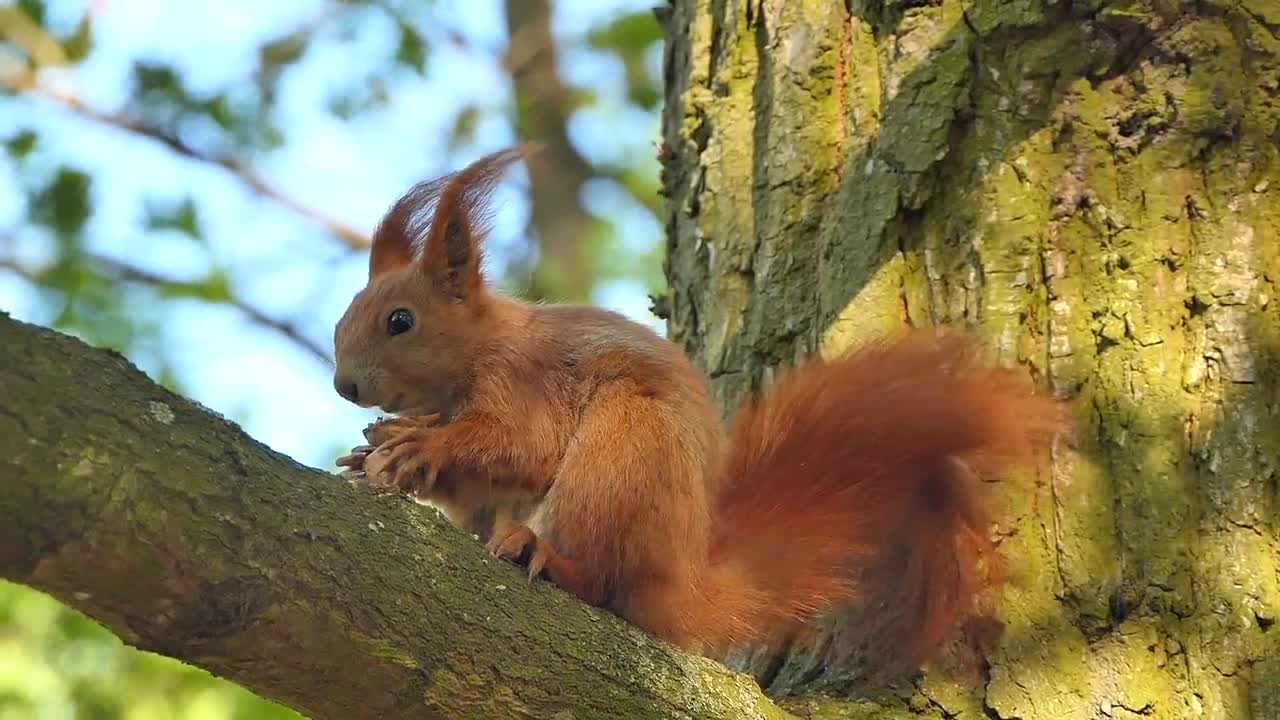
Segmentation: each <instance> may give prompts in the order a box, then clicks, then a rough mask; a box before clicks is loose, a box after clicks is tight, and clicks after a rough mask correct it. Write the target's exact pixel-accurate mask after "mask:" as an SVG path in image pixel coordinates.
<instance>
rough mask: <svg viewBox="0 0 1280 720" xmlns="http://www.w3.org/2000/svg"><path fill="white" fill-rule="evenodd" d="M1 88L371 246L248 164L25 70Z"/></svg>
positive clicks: (8, 75) (1, 77) (8, 73)
mask: <svg viewBox="0 0 1280 720" xmlns="http://www.w3.org/2000/svg"><path fill="white" fill-rule="evenodd" d="M0 86H2V87H4V88H7V89H9V90H10V91H12V92H15V93H22V94H25V95H29V96H32V97H37V98H40V99H42V100H45V101H46V102H50V103H52V104H54V105H57V106H58V107H61V108H62V109H64V110H67V111H69V112H71V113H73V114H75V115H77V116H79V117H81V118H84V119H86V120H91V121H93V122H96V123H98V124H101V125H105V126H107V127H110V128H114V129H116V130H120V131H123V132H127V133H131V134H133V135H137V136H139V137H144V138H148V139H150V140H152V141H154V142H157V143H160V144H161V145H163V146H165V147H166V148H168V149H169V150H172V151H173V152H174V153H176V154H178V155H181V156H182V157H185V158H187V159H189V160H193V161H196V162H199V163H202V164H205V165H212V166H215V167H219V168H221V169H222V170H224V171H226V172H227V173H228V174H230V175H231V176H232V177H233V178H235V179H237V180H239V181H240V182H241V183H242V184H244V185H245V186H246V187H247V188H249V189H250V190H251V191H253V192H255V193H257V194H258V195H261V196H263V197H266V198H269V199H271V200H273V201H275V202H276V203H279V204H280V205H283V206H285V207H287V208H289V209H290V210H292V211H293V212H295V213H297V214H298V215H301V216H302V217H305V218H307V219H308V220H311V221H312V222H314V223H316V224H318V225H320V226H321V227H323V228H324V229H325V230H326V231H328V232H329V233H330V234H331V235H333V236H334V237H336V238H337V239H338V240H340V241H342V243H343V244H345V245H347V246H348V247H350V248H351V249H353V250H362V249H364V248H367V247H369V237H368V236H367V235H365V234H364V233H362V232H360V231H359V230H356V229H355V228H353V227H351V226H350V225H347V224H345V223H343V222H341V221H339V220H337V219H335V218H332V217H329V216H327V215H325V214H324V213H322V212H320V211H318V210H316V209H315V208H311V207H307V206H306V205H303V204H302V203H301V202H299V201H297V200H295V199H293V198H292V197H289V196H288V195H287V194H285V193H284V192H282V191H280V190H279V189H277V188H275V187H274V186H272V185H271V184H270V183H268V182H267V181H266V180H264V179H263V178H261V177H259V176H258V175H257V174H255V173H254V172H253V171H251V170H250V169H248V168H247V167H245V166H244V165H242V164H240V163H238V162H236V161H235V160H232V159H229V158H214V157H209V156H208V155H205V154H203V153H201V152H200V151H199V150H196V149H195V148H193V147H191V146H190V145H188V144H187V143H185V142H183V141H182V140H181V139H180V138H178V137H176V136H174V135H173V134H171V133H169V132H166V131H165V130H162V129H160V128H157V127H154V126H152V125H149V124H147V123H146V122H144V121H143V120H141V119H138V118H130V117H126V116H123V115H118V114H113V113H105V112H101V111H99V110H95V109H93V108H91V107H89V106H88V105H86V104H84V102H83V101H81V100H80V99H79V98H78V97H76V96H75V95H72V94H70V93H67V92H61V91H58V90H54V89H50V88H46V87H40V86H39V85H38V84H37V83H36V78H35V74H34V73H32V72H31V71H29V70H26V69H25V68H4V71H3V72H0Z"/></svg>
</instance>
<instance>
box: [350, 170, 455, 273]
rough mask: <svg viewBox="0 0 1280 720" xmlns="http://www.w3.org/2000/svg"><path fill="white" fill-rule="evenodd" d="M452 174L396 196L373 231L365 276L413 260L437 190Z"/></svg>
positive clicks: (439, 190)
mask: <svg viewBox="0 0 1280 720" xmlns="http://www.w3.org/2000/svg"><path fill="white" fill-rule="evenodd" d="M453 178H454V176H453V175H446V176H444V177H441V178H436V179H434V180H427V181H424V182H420V183H418V184H417V185H414V186H413V187H412V188H409V191H408V192H406V193H405V194H404V195H402V196H400V199H399V200H396V202H395V204H394V205H392V206H391V209H390V210H388V211H387V214H386V215H385V216H383V218H382V221H381V222H379V223H378V228H377V229H376V230H374V232H373V249H372V250H370V252H369V279H370V280H372V279H373V278H374V276H376V275H380V274H382V273H384V272H386V271H388V270H394V269H396V268H398V267H403V266H405V265H408V264H409V263H411V262H413V256H414V254H415V249H416V247H417V246H418V243H419V242H420V241H421V240H422V237H423V236H424V235H425V234H426V232H427V228H428V227H429V225H430V218H431V211H432V210H433V209H434V208H436V207H437V206H438V203H439V200H440V193H441V191H443V190H444V188H445V187H446V186H447V185H448V184H449V181H450V180H452V179H453Z"/></svg>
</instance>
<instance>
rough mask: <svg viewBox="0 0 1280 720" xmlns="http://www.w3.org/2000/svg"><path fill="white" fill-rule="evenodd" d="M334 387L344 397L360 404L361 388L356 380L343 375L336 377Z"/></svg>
mask: <svg viewBox="0 0 1280 720" xmlns="http://www.w3.org/2000/svg"><path fill="white" fill-rule="evenodd" d="M333 387H334V389H335V390H337V391H338V394H339V395H341V396H342V397H344V398H346V399H347V400H350V401H351V402H353V403H356V404H359V403H360V386H359V385H357V384H356V381H355V380H350V379H348V378H345V377H343V376H341V375H335V376H334V378H333Z"/></svg>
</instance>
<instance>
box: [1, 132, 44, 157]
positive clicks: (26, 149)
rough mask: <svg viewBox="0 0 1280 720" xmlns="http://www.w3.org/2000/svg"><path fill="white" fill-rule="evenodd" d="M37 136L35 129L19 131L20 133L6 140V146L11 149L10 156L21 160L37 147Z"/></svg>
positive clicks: (6, 148)
mask: <svg viewBox="0 0 1280 720" xmlns="http://www.w3.org/2000/svg"><path fill="white" fill-rule="evenodd" d="M36 137H37V135H36V133H35V131H34V130H22V131H19V132H18V134H16V135H14V136H13V137H11V138H9V139H8V140H5V141H4V148H5V150H8V151H9V156H10V157H12V158H13V159H15V160H21V159H22V158H24V157H26V156H27V155H29V154H30V153H31V151H32V150H34V149H35V147H36Z"/></svg>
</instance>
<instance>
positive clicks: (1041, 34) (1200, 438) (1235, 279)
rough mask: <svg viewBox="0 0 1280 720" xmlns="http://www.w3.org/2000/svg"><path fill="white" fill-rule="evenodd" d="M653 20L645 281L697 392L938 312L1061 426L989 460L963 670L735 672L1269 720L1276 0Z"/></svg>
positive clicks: (978, 710) (1276, 411)
mask: <svg viewBox="0 0 1280 720" xmlns="http://www.w3.org/2000/svg"><path fill="white" fill-rule="evenodd" d="M667 23H668V33H669V34H668V37H669V41H670V42H669V47H668V51H667V68H666V74H667V85H668V87H667V105H666V117H665V123H664V144H665V147H664V153H663V157H664V158H665V166H664V188H665V190H666V195H667V198H668V214H667V228H668V243H669V245H668V250H669V253H668V264H667V273H668V277H669V279H670V283H671V293H672V295H671V298H670V299H669V302H667V303H665V304H666V306H667V307H669V308H670V313H671V316H670V319H669V323H670V330H671V333H672V335H673V337H675V338H676V339H677V340H679V341H681V342H683V343H684V345H685V346H686V347H687V348H688V350H689V351H690V352H691V353H693V354H694V356H695V357H696V358H697V359H698V360H699V362H700V363H701V365H702V367H703V368H705V369H706V370H707V371H708V372H709V373H710V374H711V376H712V378H713V383H714V387H715V391H716V394H717V397H718V398H719V399H720V400H721V401H722V402H723V403H724V404H725V408H726V410H728V409H729V405H730V403H731V402H732V401H733V400H734V399H736V398H737V397H739V396H740V395H741V394H742V393H743V392H744V391H747V390H751V389H754V388H757V387H759V386H760V384H761V383H762V382H763V381H764V380H767V379H768V378H769V377H770V375H771V374H772V373H773V372H774V371H775V370H776V369H777V368H778V367H780V366H785V365H787V364H789V363H791V362H793V361H794V360H795V359H796V358H798V357H800V356H802V355H805V354H808V353H809V352H812V351H815V350H817V351H822V352H838V351H840V350H841V349H843V348H845V347H847V346H849V345H850V344H851V343H855V342H857V341H858V340H859V339H862V338H867V337H870V336H872V335H875V334H877V333H880V332H883V331H886V330H890V329H893V328H899V327H902V326H905V325H912V326H922V325H932V324H955V325H966V326H969V327H972V328H974V329H975V330H976V331H977V332H978V333H979V334H980V335H981V336H982V337H984V338H985V339H986V341H987V347H988V349H989V352H990V356H991V358H992V359H993V360H995V361H998V362H1001V363H1004V364H1008V365H1010V366H1021V367H1023V368H1025V370H1026V372H1028V373H1029V374H1030V375H1032V376H1033V377H1034V378H1035V379H1036V380H1037V381H1038V382H1040V383H1041V384H1042V385H1044V386H1047V387H1050V388H1052V390H1053V391H1054V392H1056V393H1057V394H1058V395H1059V396H1060V397H1062V398H1064V399H1067V400H1069V402H1070V403H1071V404H1072V407H1073V408H1074V409H1075V416H1076V418H1077V420H1078V423H1079V431H1078V437H1077V439H1076V441H1075V442H1074V443H1072V445H1071V446H1068V445H1066V444H1065V443H1063V444H1060V446H1059V447H1056V448H1055V449H1054V451H1053V452H1052V453H1051V454H1050V456H1048V457H1046V458H1045V459H1044V464H1043V467H1041V468H1039V469H1038V471H1037V472H1035V473H1028V474H1027V475H1026V476H1025V477H1020V478H1011V479H1010V480H1011V481H1010V482H1006V483H1003V485H1002V486H1003V487H1005V488H1006V489H1007V491H1005V492H1002V493H1001V496H1002V497H1004V498H1006V499H1007V503H1006V508H1005V510H1006V511H1005V512H1004V513H1003V519H1002V521H1001V522H1000V524H999V526H998V527H997V528H996V532H997V533H998V534H999V536H1000V537H1001V538H1002V547H1003V550H1004V552H1005V554H1006V555H1007V557H1008V558H1009V560H1010V563H1011V578H1010V582H1009V584H1008V587H1007V588H1006V589H1005V590H1004V591H1003V592H1002V594H1001V596H1000V598H999V600H998V602H997V606H996V608H995V612H996V614H997V616H998V617H999V618H1000V619H1001V620H1002V621H1004V622H1005V623H1006V630H1005V632H1004V634H1003V635H1002V636H1001V639H1000V641H999V643H998V645H997V646H996V647H995V648H994V650H993V651H992V652H991V653H989V654H988V656H987V660H986V663H985V664H984V666H983V667H982V668H981V670H982V672H981V673H980V675H981V677H980V678H979V681H978V682H977V683H970V684H967V685H966V684H965V683H964V682H961V678H958V677H953V676H952V675H951V674H949V673H947V672H944V671H942V670H941V669H934V670H931V671H930V672H928V673H926V674H925V675H924V676H923V677H922V678H920V679H918V680H917V681H916V682H915V683H914V684H913V685H912V686H911V687H909V688H906V689H904V690H899V691H894V692H889V693H884V692H880V693H878V695H877V696H876V697H875V698H872V699H870V700H868V699H867V697H868V696H867V694H866V693H868V692H869V690H868V689H867V688H865V687H862V686H861V685H859V684H858V683H857V681H856V668H848V667H840V666H839V665H837V664H834V663H832V662H831V661H830V658H829V657H828V655H827V654H826V652H825V651H824V649H823V648H824V647H825V646H824V645H822V643H821V642H818V643H815V644H810V645H806V646H805V647H798V648H794V649H793V650H792V652H790V653H789V654H788V655H787V656H786V657H784V658H782V659H781V660H780V661H779V660H778V659H776V658H773V659H772V661H771V662H769V663H762V662H760V661H758V660H757V661H753V662H751V663H746V665H747V666H748V667H749V668H750V669H751V670H753V671H754V672H755V673H756V674H757V676H758V677H760V678H761V680H762V682H763V683H764V684H765V686H766V687H767V688H768V690H769V691H770V692H771V693H772V694H774V695H778V696H789V697H790V699H789V700H787V701H786V702H787V704H788V706H789V707H790V708H791V709H793V710H795V711H796V712H798V713H800V714H804V715H808V716H812V717H864V716H870V715H872V714H875V713H880V712H883V713H884V714H883V715H879V716H882V717H916V716H926V717H968V718H1023V719H1024V720H1039V719H1041V718H1053V719H1054V720H1058V719H1061V718H1095V717H1096V718H1101V717H1111V718H1115V717H1134V716H1142V717H1151V718H1183V717H1203V718H1250V717H1252V718H1280V629H1276V628H1274V627H1273V626H1274V624H1275V622H1276V619H1277V617H1278V616H1280V540H1278V522H1277V512H1278V501H1277V496H1278V494H1280V491H1278V490H1277V483H1278V482H1280V481H1278V478H1280V472H1278V469H1277V465H1278V464H1280V301H1277V300H1276V291H1277V282H1278V281H1280V149H1278V146H1280V3H1277V2H1275V0H1204V1H1202V2H1197V3H1187V2H1176V1H1174V0H1123V1H1108V0H1075V1H1074V2H1070V1H1068V0H933V1H931V2H916V1H913V0H853V1H852V2H848V3H836V2H830V1H829V0H696V1H695V0H677V2H675V4H674V7H673V9H672V12H671V14H670V16H669V18H668V20H667ZM1015 481H1016V482H1015ZM835 627H836V628H837V631H838V627H839V624H838V622H836V624H835ZM817 690H822V691H823V692H824V693H825V694H824V697H823V699H821V700H819V699H817V696H816V695H815V694H814V693H815V691H817ZM850 697H861V698H862V699H861V700H858V701H857V702H854V701H851V700H847V699H841V698H850Z"/></svg>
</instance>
